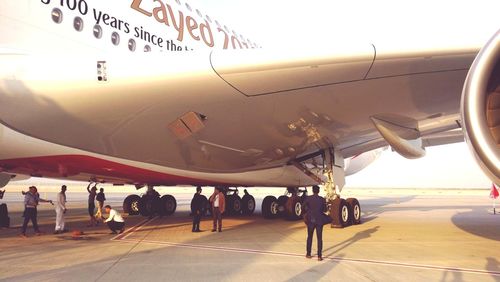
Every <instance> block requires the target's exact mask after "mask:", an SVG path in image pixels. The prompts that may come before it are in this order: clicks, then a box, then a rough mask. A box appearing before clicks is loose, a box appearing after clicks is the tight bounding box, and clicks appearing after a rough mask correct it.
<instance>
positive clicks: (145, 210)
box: [139, 195, 154, 216]
mask: <svg viewBox="0 0 500 282" xmlns="http://www.w3.org/2000/svg"><path fill="white" fill-rule="evenodd" d="M139 213H140V214H141V215H142V216H150V215H153V213H154V199H153V197H151V196H148V195H144V196H142V197H141V200H140V201H139Z"/></svg>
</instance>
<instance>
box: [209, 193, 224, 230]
mask: <svg viewBox="0 0 500 282" xmlns="http://www.w3.org/2000/svg"><path fill="white" fill-rule="evenodd" d="M221 190H222V189H221V188H220V187H218V186H216V187H215V188H214V193H213V194H212V196H210V204H211V206H212V216H213V220H214V223H213V228H212V232H215V231H216V230H218V231H219V232H222V213H223V212H224V210H225V208H226V201H225V198H224V193H222V191H221ZM217 225H218V229H217Z"/></svg>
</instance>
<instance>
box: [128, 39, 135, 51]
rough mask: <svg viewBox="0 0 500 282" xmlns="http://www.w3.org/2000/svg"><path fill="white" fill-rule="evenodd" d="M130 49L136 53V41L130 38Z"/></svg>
mask: <svg viewBox="0 0 500 282" xmlns="http://www.w3.org/2000/svg"><path fill="white" fill-rule="evenodd" d="M128 49H129V50H130V51H132V52H134V51H135V40H134V39H132V38H130V39H129V41H128Z"/></svg>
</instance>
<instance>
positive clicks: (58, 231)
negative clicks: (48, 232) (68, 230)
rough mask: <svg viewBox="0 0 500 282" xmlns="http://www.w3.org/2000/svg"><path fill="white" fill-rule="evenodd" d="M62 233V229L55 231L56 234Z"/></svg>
mask: <svg viewBox="0 0 500 282" xmlns="http://www.w3.org/2000/svg"><path fill="white" fill-rule="evenodd" d="M61 233H62V231H60V230H56V231H54V234H61Z"/></svg>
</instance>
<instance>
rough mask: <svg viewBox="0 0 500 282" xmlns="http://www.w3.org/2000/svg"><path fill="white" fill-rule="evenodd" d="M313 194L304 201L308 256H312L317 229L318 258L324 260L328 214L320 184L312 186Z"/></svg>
mask: <svg viewBox="0 0 500 282" xmlns="http://www.w3.org/2000/svg"><path fill="white" fill-rule="evenodd" d="M312 190H313V195H312V196H308V197H307V198H306V200H305V202H304V209H305V210H306V214H305V218H304V220H305V222H306V225H307V247H306V251H307V252H306V258H312V256H311V247H312V236H313V233H314V230H315V229H316V238H317V240H318V260H319V261H322V260H323V256H322V253H321V252H322V250H323V225H324V224H325V223H327V219H326V215H325V214H324V212H325V210H326V201H325V198H323V197H321V196H319V195H318V194H319V186H317V185H314V186H313V187H312Z"/></svg>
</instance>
